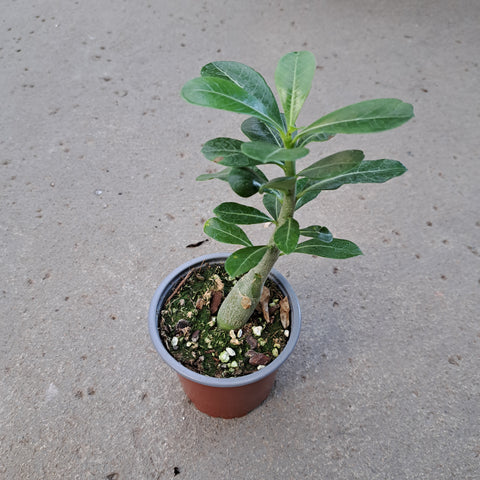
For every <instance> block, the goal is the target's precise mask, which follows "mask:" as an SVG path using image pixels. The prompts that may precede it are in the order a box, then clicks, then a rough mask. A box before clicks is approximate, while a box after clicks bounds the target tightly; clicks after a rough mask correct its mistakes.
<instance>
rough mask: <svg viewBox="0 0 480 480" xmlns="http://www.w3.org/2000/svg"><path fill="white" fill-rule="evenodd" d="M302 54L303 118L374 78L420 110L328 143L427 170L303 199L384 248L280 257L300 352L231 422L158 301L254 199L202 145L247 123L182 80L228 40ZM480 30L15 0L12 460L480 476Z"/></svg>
mask: <svg viewBox="0 0 480 480" xmlns="http://www.w3.org/2000/svg"><path fill="white" fill-rule="evenodd" d="M299 49H309V50H311V51H313V52H314V53H315V55H316V57H317V61H318V65H319V68H318V69H317V74H316V78H315V81H314V87H313V89H312V92H311V94H310V99H309V100H310V104H309V107H308V108H306V109H305V111H304V113H303V116H302V117H301V119H300V122H301V123H302V122H303V123H307V122H310V121H313V120H315V119H316V118H318V117H320V116H321V115H323V114H325V113H328V112H329V111H332V110H335V109H336V108H339V107H342V106H344V105H348V104H350V103H354V102H357V101H360V100H363V99H368V98H377V97H395V98H400V99H402V100H404V101H407V102H410V103H413V104H414V106H415V111H416V118H415V119H414V120H413V121H411V122H409V123H408V124H407V125H405V126H403V127H401V128H400V129H398V130H393V131H391V132H387V133H384V134H377V135H372V136H368V135H357V136H351V137H345V136H343V137H342V136H338V137H336V138H335V139H334V140H332V141H331V142H328V143H326V144H318V145H314V146H312V151H313V152H314V153H313V155H314V156H315V155H317V157H318V158H320V155H325V154H328V153H333V152H335V151H338V150H342V149H346V148H360V149H362V150H364V151H365V152H366V155H367V157H368V158H372V159H373V158H394V159H398V160H400V161H402V162H403V163H404V164H405V165H406V166H407V167H408V169H409V172H407V174H406V175H404V176H402V177H400V178H398V179H395V180H393V181H391V182H389V183H387V184H385V185H362V186H345V187H342V189H340V190H338V191H336V192H330V193H329V192H327V193H323V194H322V195H321V197H322V198H320V197H319V201H318V202H317V203H316V204H312V205H314V206H312V207H305V208H304V209H302V210H301V211H299V216H298V218H299V221H300V222H301V223H306V222H307V221H308V222H309V223H320V224H325V225H327V226H328V227H330V229H331V230H332V231H333V232H334V233H335V235H336V236H338V237H340V238H348V239H350V240H353V241H355V242H356V243H357V244H358V245H359V246H360V247H361V248H362V250H363V252H364V256H363V257H359V258H355V259H351V260H345V261H334V260H321V259H316V260H314V259H311V258H309V257H307V256H294V255H292V256H289V257H284V258H282V259H281V260H280V261H279V263H278V265H277V267H278V269H279V270H280V271H281V272H282V273H283V274H284V275H286V276H288V278H289V281H290V282H291V284H292V285H293V286H294V287H295V289H296V291H297V293H298V296H299V298H300V301H301V307H302V312H303V321H304V325H303V331H302V334H301V339H300V341H299V344H298V346H297V349H296V350H295V352H294V354H293V356H292V357H291V358H290V359H289V360H288V362H287V363H286V364H285V365H284V366H283V367H282V370H281V371H280V373H279V375H278V379H277V382H276V385H275V388H274V391H273V393H272V395H271V396H270V397H269V399H268V400H267V401H266V402H265V403H264V404H263V405H262V406H261V407H260V408H259V409H257V410H255V411H254V412H252V413H251V414H249V415H248V416H246V417H244V418H241V419H237V420H220V419H212V418H209V417H207V416H205V415H203V414H201V413H199V412H198V411H196V410H195V409H194V407H193V406H192V405H191V404H189V402H188V401H187V400H186V398H185V397H184V395H183V393H182V391H181V389H180V386H179V384H178V383H177V381H176V378H175V375H174V374H173V373H172V372H171V371H170V370H168V368H167V367H166V366H165V365H164V364H163V363H162V362H161V360H160V358H159V357H158V355H157V354H156V352H155V351H154V348H153V346H152V344H151V342H150V338H149V336H148V331H147V320H146V316H147V310H148V305H149V302H150V298H151V296H152V295H153V292H154V291H155V288H156V287H157V285H158V284H159V283H160V281H161V280H162V278H163V277H164V276H165V275H166V274H167V273H168V272H170V271H171V270H173V269H174V268H175V267H176V266H177V265H179V264H181V263H183V262H184V261H185V260H187V259H189V258H191V257H193V256H197V255H200V254H204V253H208V252H214V251H221V250H224V249H225V247H224V246H223V245H220V244H215V242H213V241H210V242H208V243H204V244H203V245H202V246H201V247H198V248H196V249H187V248H185V247H186V245H188V244H191V243H194V242H198V241H200V240H203V239H205V235H204V234H203V231H202V222H203V221H204V220H205V219H206V218H208V217H209V216H210V215H211V211H212V209H213V207H214V206H215V205H216V204H218V203H219V202H220V201H221V200H234V196H233V195H232V194H231V192H230V191H229V190H228V188H227V187H226V185H225V184H223V183H219V182H217V183H215V182H211V183H208V182H204V183H195V182H194V179H195V177H196V176H197V175H199V174H200V173H204V172H205V171H206V170H207V169H208V168H209V167H210V166H211V165H210V164H209V163H208V161H207V160H205V159H204V158H203V157H202V155H201V154H200V153H199V151H200V147H201V144H202V143H203V142H205V141H206V140H208V139H210V138H213V137H215V136H235V137H237V136H239V135H241V134H240V133H239V130H238V126H239V123H240V121H241V120H243V118H242V117H239V116H235V115H234V114H229V113H224V112H218V111H214V110H208V109H201V108H198V107H193V106H191V105H188V104H186V103H185V102H183V101H182V100H181V98H180V97H179V90H180V88H181V86H182V85H183V83H184V82H185V81H187V80H188V79H190V78H193V77H194V76H197V75H198V73H199V70H200V68H201V67H202V66H203V65H204V64H205V63H208V62H209V61H212V60H215V59H228V60H237V61H241V62H244V63H247V64H249V65H251V66H253V67H254V68H256V69H257V70H259V71H260V72H261V73H262V74H263V75H264V76H265V77H266V78H267V80H268V81H269V82H271V81H272V79H273V73H274V70H275V66H276V62H277V60H278V59H279V58H280V56H282V55H283V54H284V53H287V52H289V51H292V50H299ZM479 49H480V3H479V2H478V0H459V1H457V2H449V1H441V0H437V1H434V0H423V1H421V2H420V1H417V0H405V1H403V2H399V1H393V0H367V1H362V2H357V1H353V0H340V1H339V0H335V1H334V0H319V1H316V2H315V1H305V0H304V1H302V0H297V1H295V2H293V1H287V0H278V1H276V2H273V1H262V0H256V1H251V0H244V1H242V2H239V1H230V0H225V1H221V2H220V1H216V2H215V1H212V0H207V1H194V0H175V1H173V0H172V1H170V0H168V1H163V2H162V1H155V0H149V1H144V0H135V1H133V0H125V1H113V0H102V1H91V0H82V1H79V2H73V1H60V0H56V1H54V0H50V1H43V2H38V1H37V2H35V1H34V2H32V1H30V0H29V1H27V0H17V1H14V0H10V1H7V0H5V1H4V2H3V5H2V15H1V20H0V68H1V70H0V71H1V75H0V92H1V117H0V146H1V150H0V155H1V158H0V174H1V175H0V184H1V190H0V193H1V210H0V228H1V233H0V235H1V236H0V238H1V259H2V260H1V271H2V275H1V278H0V283H1V286H0V298H1V303H0V352H1V356H0V368H1V370H0V371H1V376H0V478H1V479H2V480H3V479H6V480H10V479H81V480H84V479H109V480H126V479H152V480H157V479H158V480H164V479H170V478H174V477H175V478H178V479H185V480H186V479H189V480H193V479H209V480H217V479H219V480H220V479H221V480H223V479H236V480H237V479H240V480H241V479H249V480H250V479H255V480H261V479H265V480H267V479H268V480H270V479H273V478H276V479H292V480H293V479H326V480H327V479H328V480H343V479H345V480H351V479H362V480H363V479H365V480H376V479H378V480H385V479H395V480H397V479H402V480H406V479H412V480H413V479H415V480H417V479H428V480H443V479H445V480H450V479H461V480H474V479H476V480H478V479H480V433H479V432H480V320H479V317H480V315H479V310H480V308H479V307H480V305H479V304H480V302H479V294H480V253H479V252H480V213H479V204H480V187H479V179H480V159H479V152H480V140H479V138H480V136H479V133H478V132H479V126H480V103H479V91H480V70H479V61H480V56H479ZM320 200H321V201H320ZM258 202H259V199H256V198H252V202H251V204H252V205H257V206H258ZM259 234H261V232H260V233H259Z"/></svg>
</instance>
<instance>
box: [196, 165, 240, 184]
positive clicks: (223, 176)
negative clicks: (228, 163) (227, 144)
mask: <svg viewBox="0 0 480 480" xmlns="http://www.w3.org/2000/svg"><path fill="white" fill-rule="evenodd" d="M231 170H232V169H231V168H224V169H223V170H220V171H219V172H215V173H204V174H202V175H199V176H198V177H197V178H196V180H197V181H198V182H204V181H205V180H213V179H215V178H217V179H218V180H223V181H225V182H228V176H229V175H230V171H231Z"/></svg>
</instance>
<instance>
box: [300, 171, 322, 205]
mask: <svg viewBox="0 0 480 480" xmlns="http://www.w3.org/2000/svg"><path fill="white" fill-rule="evenodd" d="M315 183H316V182H315V180H310V179H309V178H299V179H298V180H297V196H296V197H297V201H296V203H295V210H298V209H299V208H301V207H303V206H304V205H305V204H307V203H308V202H311V201H312V200H314V199H315V198H317V197H318V195H320V190H317V191H316V190H312V191H306V190H307V189H308V188H309V187H311V186H312V185H314V184H315ZM304 191H306V192H305V193H303V192H304Z"/></svg>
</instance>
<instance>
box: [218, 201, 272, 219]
mask: <svg viewBox="0 0 480 480" xmlns="http://www.w3.org/2000/svg"><path fill="white" fill-rule="evenodd" d="M213 213H214V214H215V215H216V216H217V217H218V218H220V219H221V220H225V221H226V222H230V223H236V224H238V225H253V224H255V223H267V222H272V219H271V218H270V217H269V216H268V215H266V214H265V213H263V212H261V211H260V210H258V209H256V208H254V207H249V206H247V205H242V204H240V203H235V202H225V203H221V204H220V205H218V207H216V208H215V209H214V210H213Z"/></svg>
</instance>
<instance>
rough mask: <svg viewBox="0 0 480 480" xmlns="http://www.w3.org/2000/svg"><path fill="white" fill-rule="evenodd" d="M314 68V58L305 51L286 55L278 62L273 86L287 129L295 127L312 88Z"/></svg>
mask: <svg viewBox="0 0 480 480" xmlns="http://www.w3.org/2000/svg"><path fill="white" fill-rule="evenodd" d="M315 68H316V61H315V57H314V56H313V54H312V53H311V52H306V51H303V52H292V53H288V54H287V55H285V56H284V57H282V58H281V59H280V61H279V62H278V66H277V69H276V71H275V84H276V87H277V92H278V95H279V97H280V101H281V102H282V106H283V109H284V111H285V118H286V120H287V125H288V127H293V126H294V125H295V122H296V120H297V117H298V114H299V113H300V110H301V108H302V106H303V103H304V102H305V99H306V98H307V96H308V94H309V92H310V88H311V87H312V80H313V76H314V74H315Z"/></svg>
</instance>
